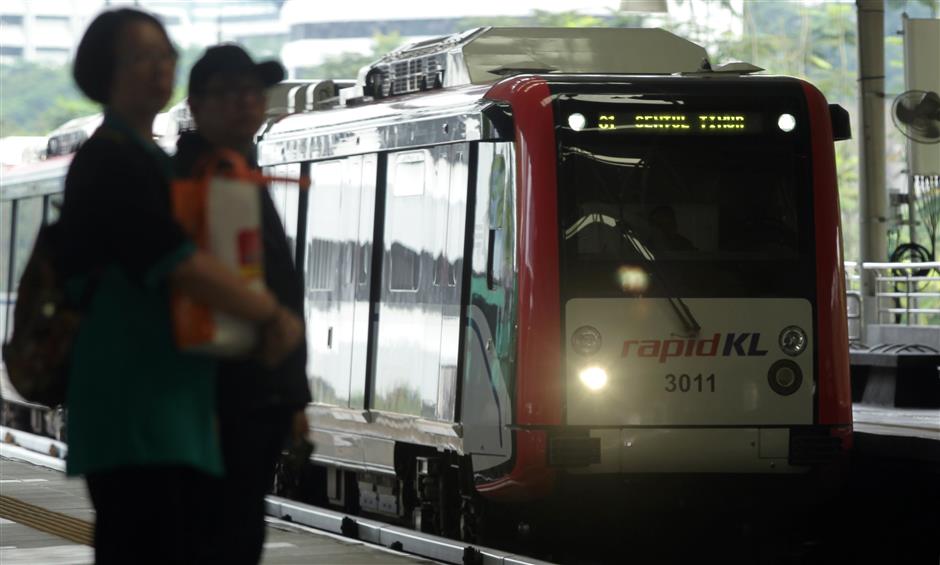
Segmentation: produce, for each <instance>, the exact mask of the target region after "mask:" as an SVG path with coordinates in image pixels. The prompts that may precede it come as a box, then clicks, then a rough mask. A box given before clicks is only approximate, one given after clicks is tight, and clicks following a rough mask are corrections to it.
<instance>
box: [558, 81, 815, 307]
mask: <svg viewBox="0 0 940 565" xmlns="http://www.w3.org/2000/svg"><path fill="white" fill-rule="evenodd" d="M656 99H657V97H656V96H654V95H649V96H645V97H644V99H643V100H642V101H641V102H642V103H639V102H633V103H631V102H630V101H631V100H632V98H630V97H629V96H609V97H606V98H605V97H604V96H601V95H596V94H592V95H588V96H583V97H579V96H578V95H569V96H568V97H567V98H566V97H562V100H561V101H560V102H559V109H560V111H559V116H561V117H564V116H571V115H575V114H581V115H583V116H586V118H585V119H586V122H587V124H588V126H591V125H592V124H594V123H595V121H596V124H595V125H596V126H597V127H587V128H584V129H582V130H574V129H572V128H570V127H561V128H558V132H559V134H558V135H559V142H560V143H559V149H558V151H559V154H558V156H559V166H558V175H559V177H558V178H559V198H560V210H559V215H560V219H561V223H562V239H563V242H564V243H563V246H562V269H563V273H564V274H563V278H564V280H565V282H566V283H567V291H568V294H569V296H571V295H574V296H579V295H587V296H597V295H615V296H623V295H624V294H626V295H644V296H648V297H652V296H671V295H676V296H765V295H768V294H770V295H788V296H789V295H794V293H796V295H801V294H803V295H806V294H807V293H808V295H812V293H813V290H812V289H811V288H810V287H808V286H807V284H806V281H812V278H813V277H812V274H811V269H812V268H813V266H812V255H813V252H812V245H811V241H812V233H811V229H812V192H811V185H810V181H809V179H808V157H807V156H806V151H807V147H808V141H806V140H805V138H804V135H803V134H802V133H801V132H799V131H792V132H783V131H781V130H780V129H779V128H772V127H765V126H768V125H769V124H771V123H772V124H776V119H774V120H772V121H771V120H770V117H771V116H772V115H776V114H779V113H781V112H790V113H793V114H794V115H797V116H800V115H801V114H800V113H799V112H797V111H796V110H795V109H794V105H795V102H794V101H793V100H790V99H787V98H774V99H767V98H766V97H762V98H761V99H760V101H761V103H762V104H764V105H766V107H767V108H768V109H765V108H759V109H758V108H753V107H749V106H748V104H754V103H753V102H745V101H743V100H739V101H737V102H735V101H728V100H715V99H711V98H707V99H706V98H704V97H694V96H688V97H683V96H670V97H669V101H668V103H674V104H676V106H668V105H667V106H666V109H667V110H668V109H669V108H671V107H674V108H678V109H679V110H674V111H672V112H669V111H661V110H658V108H660V106H656V107H654V109H657V111H655V112H651V111H650V108H651V106H652V101H655V100H656ZM662 104H667V102H666V101H665V100H663V101H662ZM730 105H734V106H735V107H736V108H737V111H731V110H730V109H728V108H729V106H730ZM703 108H705V109H707V111H706V110H703ZM712 108H714V110H712ZM765 114H766V115H765ZM560 119H561V118H560ZM598 120H599V121H598ZM798 121H799V120H798ZM687 122H688V123H687ZM804 287H805V288H804Z"/></svg>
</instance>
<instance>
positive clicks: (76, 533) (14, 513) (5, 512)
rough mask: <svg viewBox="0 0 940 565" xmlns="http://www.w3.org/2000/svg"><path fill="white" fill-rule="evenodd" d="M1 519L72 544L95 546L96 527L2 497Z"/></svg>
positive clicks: (0, 502) (0, 500)
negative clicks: (57, 537)
mask: <svg viewBox="0 0 940 565" xmlns="http://www.w3.org/2000/svg"><path fill="white" fill-rule="evenodd" d="M0 518H6V519H7V520H12V521H14V522H17V523H20V524H23V525H24V526H29V527H31V528H35V529H37V530H40V531H42V532H46V533H49V534H52V535H55V536H59V537H60V538H64V539H67V540H69V541H71V542H75V543H81V544H84V545H93V540H94V530H95V528H94V525H92V524H91V523H89V522H86V521H84V520H79V519H78V518H73V517H72V516H66V515H65V514H61V513H59V512H53V511H51V510H46V509H45V508H42V507H40V506H34V505H32V504H29V503H26V502H23V501H22V500H17V499H15V498H12V497H9V496H3V495H0Z"/></svg>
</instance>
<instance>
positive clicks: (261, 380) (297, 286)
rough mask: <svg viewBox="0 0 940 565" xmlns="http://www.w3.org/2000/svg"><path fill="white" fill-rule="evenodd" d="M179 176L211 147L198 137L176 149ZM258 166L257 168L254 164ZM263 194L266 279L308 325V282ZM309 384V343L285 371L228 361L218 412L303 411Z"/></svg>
mask: <svg viewBox="0 0 940 565" xmlns="http://www.w3.org/2000/svg"><path fill="white" fill-rule="evenodd" d="M176 148H177V149H176V156H175V157H174V168H175V171H176V174H177V176H179V177H188V176H192V175H193V174H194V173H195V171H194V169H195V168H196V167H197V166H199V163H200V161H201V160H202V158H203V157H204V156H206V155H207V154H208V153H209V152H210V151H211V150H212V146H211V145H209V142H208V141H206V139H205V138H203V137H202V136H201V135H199V134H198V133H197V132H186V133H183V134H182V135H181V136H180V138H179V141H178V142H177V145H176ZM249 164H250V165H252V166H255V167H257V163H256V162H254V159H253V158H252V162H250V163H249ZM259 193H260V195H261V223H262V244H263V247H264V278H265V283H266V284H267V287H268V289H270V291H271V292H272V293H273V294H274V296H276V297H277V299H278V301H279V302H280V303H281V304H283V305H284V306H285V307H287V308H288V309H290V310H291V311H292V312H294V313H295V314H297V316H298V317H299V318H300V319H301V320H303V319H304V297H303V280H302V279H301V277H300V274H299V273H298V272H297V269H296V268H294V261H293V258H292V257H291V252H290V248H289V246H288V245H287V237H286V236H285V234H284V227H283V226H282V225H281V219H280V216H278V213H277V210H276V209H275V208H274V202H273V201H272V200H271V195H270V194H269V193H268V190H267V187H264V189H263V190H260V191H259ZM310 399H311V396H310V387H309V384H308V382H307V343H306V339H305V340H304V341H303V342H302V344H301V346H300V347H298V348H297V350H295V351H294V352H293V353H292V354H290V355H289V356H288V357H287V359H286V360H285V361H284V362H283V363H281V365H280V366H278V367H276V368H274V369H267V368H265V367H264V366H262V365H261V364H260V363H258V362H256V361H254V360H247V359H241V360H230V361H223V362H222V363H221V365H220V368H219V411H220V412H223V413H224V412H229V411H238V412H243V411H246V410H254V409H261V408H269V407H284V408H292V409H294V408H302V407H303V406H306V405H307V403H309V402H310Z"/></svg>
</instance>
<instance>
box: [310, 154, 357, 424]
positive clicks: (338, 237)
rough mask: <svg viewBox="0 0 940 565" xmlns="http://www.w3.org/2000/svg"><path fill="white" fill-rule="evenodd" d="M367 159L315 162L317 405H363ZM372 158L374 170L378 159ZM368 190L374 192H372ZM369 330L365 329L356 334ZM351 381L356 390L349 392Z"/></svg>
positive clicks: (313, 347)
mask: <svg viewBox="0 0 940 565" xmlns="http://www.w3.org/2000/svg"><path fill="white" fill-rule="evenodd" d="M365 159H366V158H365V157H363V156H361V155H357V156H353V157H347V158H345V159H338V160H333V161H324V162H320V163H314V164H313V165H312V166H311V171H310V176H311V179H312V184H311V187H310V191H309V198H308V203H307V229H306V239H307V250H306V254H305V257H306V259H305V261H306V269H305V273H306V277H305V278H306V289H307V304H306V308H307V311H306V322H307V348H308V365H307V367H308V374H309V376H310V378H311V380H312V383H311V392H312V394H313V398H314V401H315V402H318V403H323V404H332V405H336V406H342V407H349V406H350V405H355V406H362V391H363V390H364V389H363V387H362V383H363V382H364V380H365V375H364V363H357V365H356V370H357V374H356V375H355V376H354V375H353V357H354V352H353V344H354V339H355V336H356V335H357V333H356V332H355V328H356V322H357V321H359V323H360V324H361V323H362V320H361V319H360V318H361V316H357V315H356V306H357V300H356V297H357V295H358V294H359V292H358V287H359V285H358V284H357V283H358V281H359V279H360V277H359V274H358V273H357V272H356V271H357V269H358V267H357V261H356V260H357V258H358V256H359V254H358V253H356V252H355V251H356V249H357V248H358V247H359V246H360V240H361V232H360V225H359V223H360V218H361V215H362V214H361V210H360V199H361V191H362V190H363V178H364V174H363V168H364V160H365ZM369 159H370V162H371V163H372V165H371V167H372V170H374V157H370V158H369ZM372 178H374V175H372ZM368 192H370V194H371V193H374V189H371V190H369V191H368ZM360 310H361V308H360ZM360 314H361V313H360ZM365 331H366V330H363V329H361V330H360V332H359V334H358V335H362V332H365ZM357 358H358V357H357ZM353 382H355V383H357V386H358V387H359V388H358V390H352V389H351V386H352V383H353Z"/></svg>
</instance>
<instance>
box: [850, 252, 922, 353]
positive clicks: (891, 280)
mask: <svg viewBox="0 0 940 565" xmlns="http://www.w3.org/2000/svg"><path fill="white" fill-rule="evenodd" d="M868 272H870V273H872V274H873V276H874V284H875V300H874V306H870V305H867V304H866V305H865V306H864V307H865V308H871V307H874V308H875V309H876V312H875V313H874V314H873V315H872V321H873V322H874V323H876V324H887V325H906V326H928V325H929V326H940V262H933V263H857V262H855V261H846V262H845V288H846V308H847V311H848V312H847V313H848V318H849V338H850V339H857V338H858V336H859V335H861V330H862V324H863V319H864V316H863V311H862V308H863V305H862V293H861V281H862V276H863V275H864V274H865V273H868Z"/></svg>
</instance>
